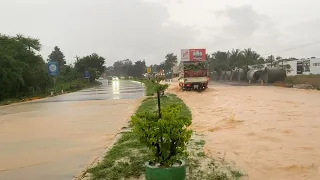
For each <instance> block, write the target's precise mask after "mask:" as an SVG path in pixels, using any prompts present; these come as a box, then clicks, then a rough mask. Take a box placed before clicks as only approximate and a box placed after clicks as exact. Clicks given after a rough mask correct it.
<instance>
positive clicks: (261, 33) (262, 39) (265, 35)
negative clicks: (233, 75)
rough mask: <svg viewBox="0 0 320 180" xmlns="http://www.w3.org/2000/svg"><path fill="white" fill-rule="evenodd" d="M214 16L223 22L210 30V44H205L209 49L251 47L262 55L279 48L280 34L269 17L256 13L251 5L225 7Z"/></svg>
mask: <svg viewBox="0 0 320 180" xmlns="http://www.w3.org/2000/svg"><path fill="white" fill-rule="evenodd" d="M214 14H215V16H216V17H217V18H220V20H221V19H222V20H223V21H224V25H222V26H221V25H217V26H215V27H212V28H211V29H212V33H211V34H210V38H209V39H210V42H209V41H208V42H207V44H208V47H209V49H212V50H219V49H220V50H227V49H232V48H239V49H244V48H249V47H251V48H253V49H255V50H256V51H259V52H261V53H264V52H271V51H273V50H272V49H273V48H279V47H276V46H278V43H277V40H278V38H279V37H280V36H281V32H280V31H279V30H278V29H277V28H276V26H275V24H274V22H273V21H272V19H271V18H270V17H268V16H266V15H263V14H260V13H258V12H256V11H255V10H254V9H253V7H252V6H251V5H244V6H239V7H230V6H227V7H226V8H225V9H223V10H220V11H215V12H214ZM266 47H267V48H266Z"/></svg>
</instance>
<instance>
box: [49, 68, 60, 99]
mask: <svg viewBox="0 0 320 180" xmlns="http://www.w3.org/2000/svg"><path fill="white" fill-rule="evenodd" d="M48 74H49V76H51V77H52V78H53V90H54V91H55V89H56V76H58V74H59V67H58V63H57V62H48ZM51 96H53V92H52V91H51Z"/></svg>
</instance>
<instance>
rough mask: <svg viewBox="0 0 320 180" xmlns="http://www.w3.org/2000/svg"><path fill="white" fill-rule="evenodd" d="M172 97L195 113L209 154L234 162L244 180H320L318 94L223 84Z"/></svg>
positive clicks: (175, 89)
mask: <svg viewBox="0 0 320 180" xmlns="http://www.w3.org/2000/svg"><path fill="white" fill-rule="evenodd" d="M169 91H171V92H174V93H177V94H178V96H179V97H181V98H182V99H183V100H184V101H185V103H186V104H187V105H188V106H189V107H190V108H191V110H192V113H193V124H192V129H193V130H195V131H196V132H198V133H203V134H204V135H205V138H206V143H207V144H206V146H205V151H206V152H207V154H208V155H210V156H213V157H217V156H219V157H224V158H226V159H227V160H229V161H234V162H235V163H236V165H237V166H238V167H239V169H242V170H243V172H245V173H246V174H247V175H248V176H247V177H246V179H252V180H307V179H308V180H319V179H320V140H319V139H320V92H319V91H310V90H298V89H287V88H279V87H261V86H229V85H221V84H211V85H210V86H209V89H208V90H206V91H205V92H203V93H197V92H181V91H179V90H178V87H177V86H176V85H172V86H171V87H170V90H169Z"/></svg>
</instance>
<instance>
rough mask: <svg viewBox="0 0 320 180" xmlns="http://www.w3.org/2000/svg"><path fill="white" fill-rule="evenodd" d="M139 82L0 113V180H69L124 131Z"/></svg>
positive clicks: (115, 84)
mask: <svg viewBox="0 0 320 180" xmlns="http://www.w3.org/2000/svg"><path fill="white" fill-rule="evenodd" d="M144 93H145V92H144V87H143V85H142V84H141V83H139V82H133V81H115V82H113V83H112V84H110V85H108V83H107V81H106V80H103V81H102V85H101V86H99V87H95V88H91V89H86V90H82V91H79V92H75V93H69V94H64V95H60V96H55V97H50V98H45V99H41V100H36V101H32V102H27V103H20V104H13V105H9V106H3V107H0V180H25V179H26V180H29V179H30V180H44V179H45V180H67V179H68V180H69V179H72V178H73V177H74V176H75V175H77V174H78V173H79V172H80V171H81V170H83V168H85V167H86V165H87V164H90V163H91V162H92V161H93V160H94V159H95V158H96V157H97V156H99V154H101V153H102V152H103V150H104V149H105V148H106V147H107V146H108V144H109V143H111V141H112V140H113V138H114V137H115V135H116V134H117V133H118V132H119V130H120V129H121V128H122V127H123V126H125V125H126V123H127V121H128V118H129V117H130V115H131V114H132V113H133V112H134V109H135V107H136V105H137V100H136V99H139V98H141V97H143V96H144Z"/></svg>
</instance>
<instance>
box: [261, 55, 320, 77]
mask: <svg viewBox="0 0 320 180" xmlns="http://www.w3.org/2000/svg"><path fill="white" fill-rule="evenodd" d="M279 65H280V66H281V65H282V62H281V60H280V62H279ZM283 65H284V66H286V65H289V66H290V70H288V71H287V75H288V76H295V75H299V74H305V75H309V74H320V58H313V59H300V60H292V61H284V62H283ZM261 66H263V67H261V68H265V67H270V66H271V64H270V63H266V64H262V65H261Z"/></svg>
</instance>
